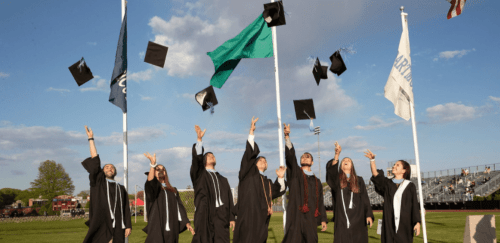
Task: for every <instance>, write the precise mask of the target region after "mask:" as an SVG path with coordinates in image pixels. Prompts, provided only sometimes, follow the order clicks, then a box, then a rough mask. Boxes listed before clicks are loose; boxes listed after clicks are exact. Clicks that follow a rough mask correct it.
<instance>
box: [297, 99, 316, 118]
mask: <svg viewBox="0 0 500 243" xmlns="http://www.w3.org/2000/svg"><path fill="white" fill-rule="evenodd" d="M293 106H295V115H296V116H297V120H306V119H311V118H313V119H316V114H315V113H314V103H313V100H312V99H307V100H294V101H293Z"/></svg>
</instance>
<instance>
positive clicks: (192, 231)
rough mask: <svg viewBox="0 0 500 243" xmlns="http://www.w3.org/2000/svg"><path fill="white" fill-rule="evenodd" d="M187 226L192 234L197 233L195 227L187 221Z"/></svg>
mask: <svg viewBox="0 0 500 243" xmlns="http://www.w3.org/2000/svg"><path fill="white" fill-rule="evenodd" d="M186 227H187V229H188V230H189V231H190V232H191V234H192V235H194V234H196V232H194V229H193V227H192V226H191V224H190V223H187V224H186Z"/></svg>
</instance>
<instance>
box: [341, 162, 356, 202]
mask: <svg viewBox="0 0 500 243" xmlns="http://www.w3.org/2000/svg"><path fill="white" fill-rule="evenodd" d="M344 159H349V160H350V161H351V172H350V177H349V180H350V182H351V183H350V184H351V185H350V189H351V191H352V192H354V193H359V183H358V175H357V174H356V169H354V163H353V162H352V159H351V158H349V157H345V158H343V159H342V160H344ZM338 163H340V165H339V166H340V167H339V168H340V171H339V179H340V188H341V189H344V188H346V187H347V175H346V174H345V173H344V171H343V170H342V162H338Z"/></svg>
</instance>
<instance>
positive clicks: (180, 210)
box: [175, 188, 190, 234]
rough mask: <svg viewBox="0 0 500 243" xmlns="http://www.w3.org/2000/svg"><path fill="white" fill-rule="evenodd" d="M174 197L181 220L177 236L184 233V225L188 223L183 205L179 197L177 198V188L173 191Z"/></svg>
mask: <svg viewBox="0 0 500 243" xmlns="http://www.w3.org/2000/svg"><path fill="white" fill-rule="evenodd" d="M175 191H176V192H177V193H176V196H175V198H176V199H177V207H178V209H179V212H180V214H181V220H180V221H179V234H180V233H182V232H184V231H185V230H186V229H187V227H186V224H188V223H190V222H189V218H188V215H187V211H186V208H185V207H184V204H183V203H182V200H181V197H180V196H179V191H177V188H176V189H175Z"/></svg>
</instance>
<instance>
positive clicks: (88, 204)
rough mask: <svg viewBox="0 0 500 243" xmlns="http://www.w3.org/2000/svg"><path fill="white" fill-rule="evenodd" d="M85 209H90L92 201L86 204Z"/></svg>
mask: <svg viewBox="0 0 500 243" xmlns="http://www.w3.org/2000/svg"><path fill="white" fill-rule="evenodd" d="M85 208H90V200H89V201H87V204H85Z"/></svg>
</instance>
